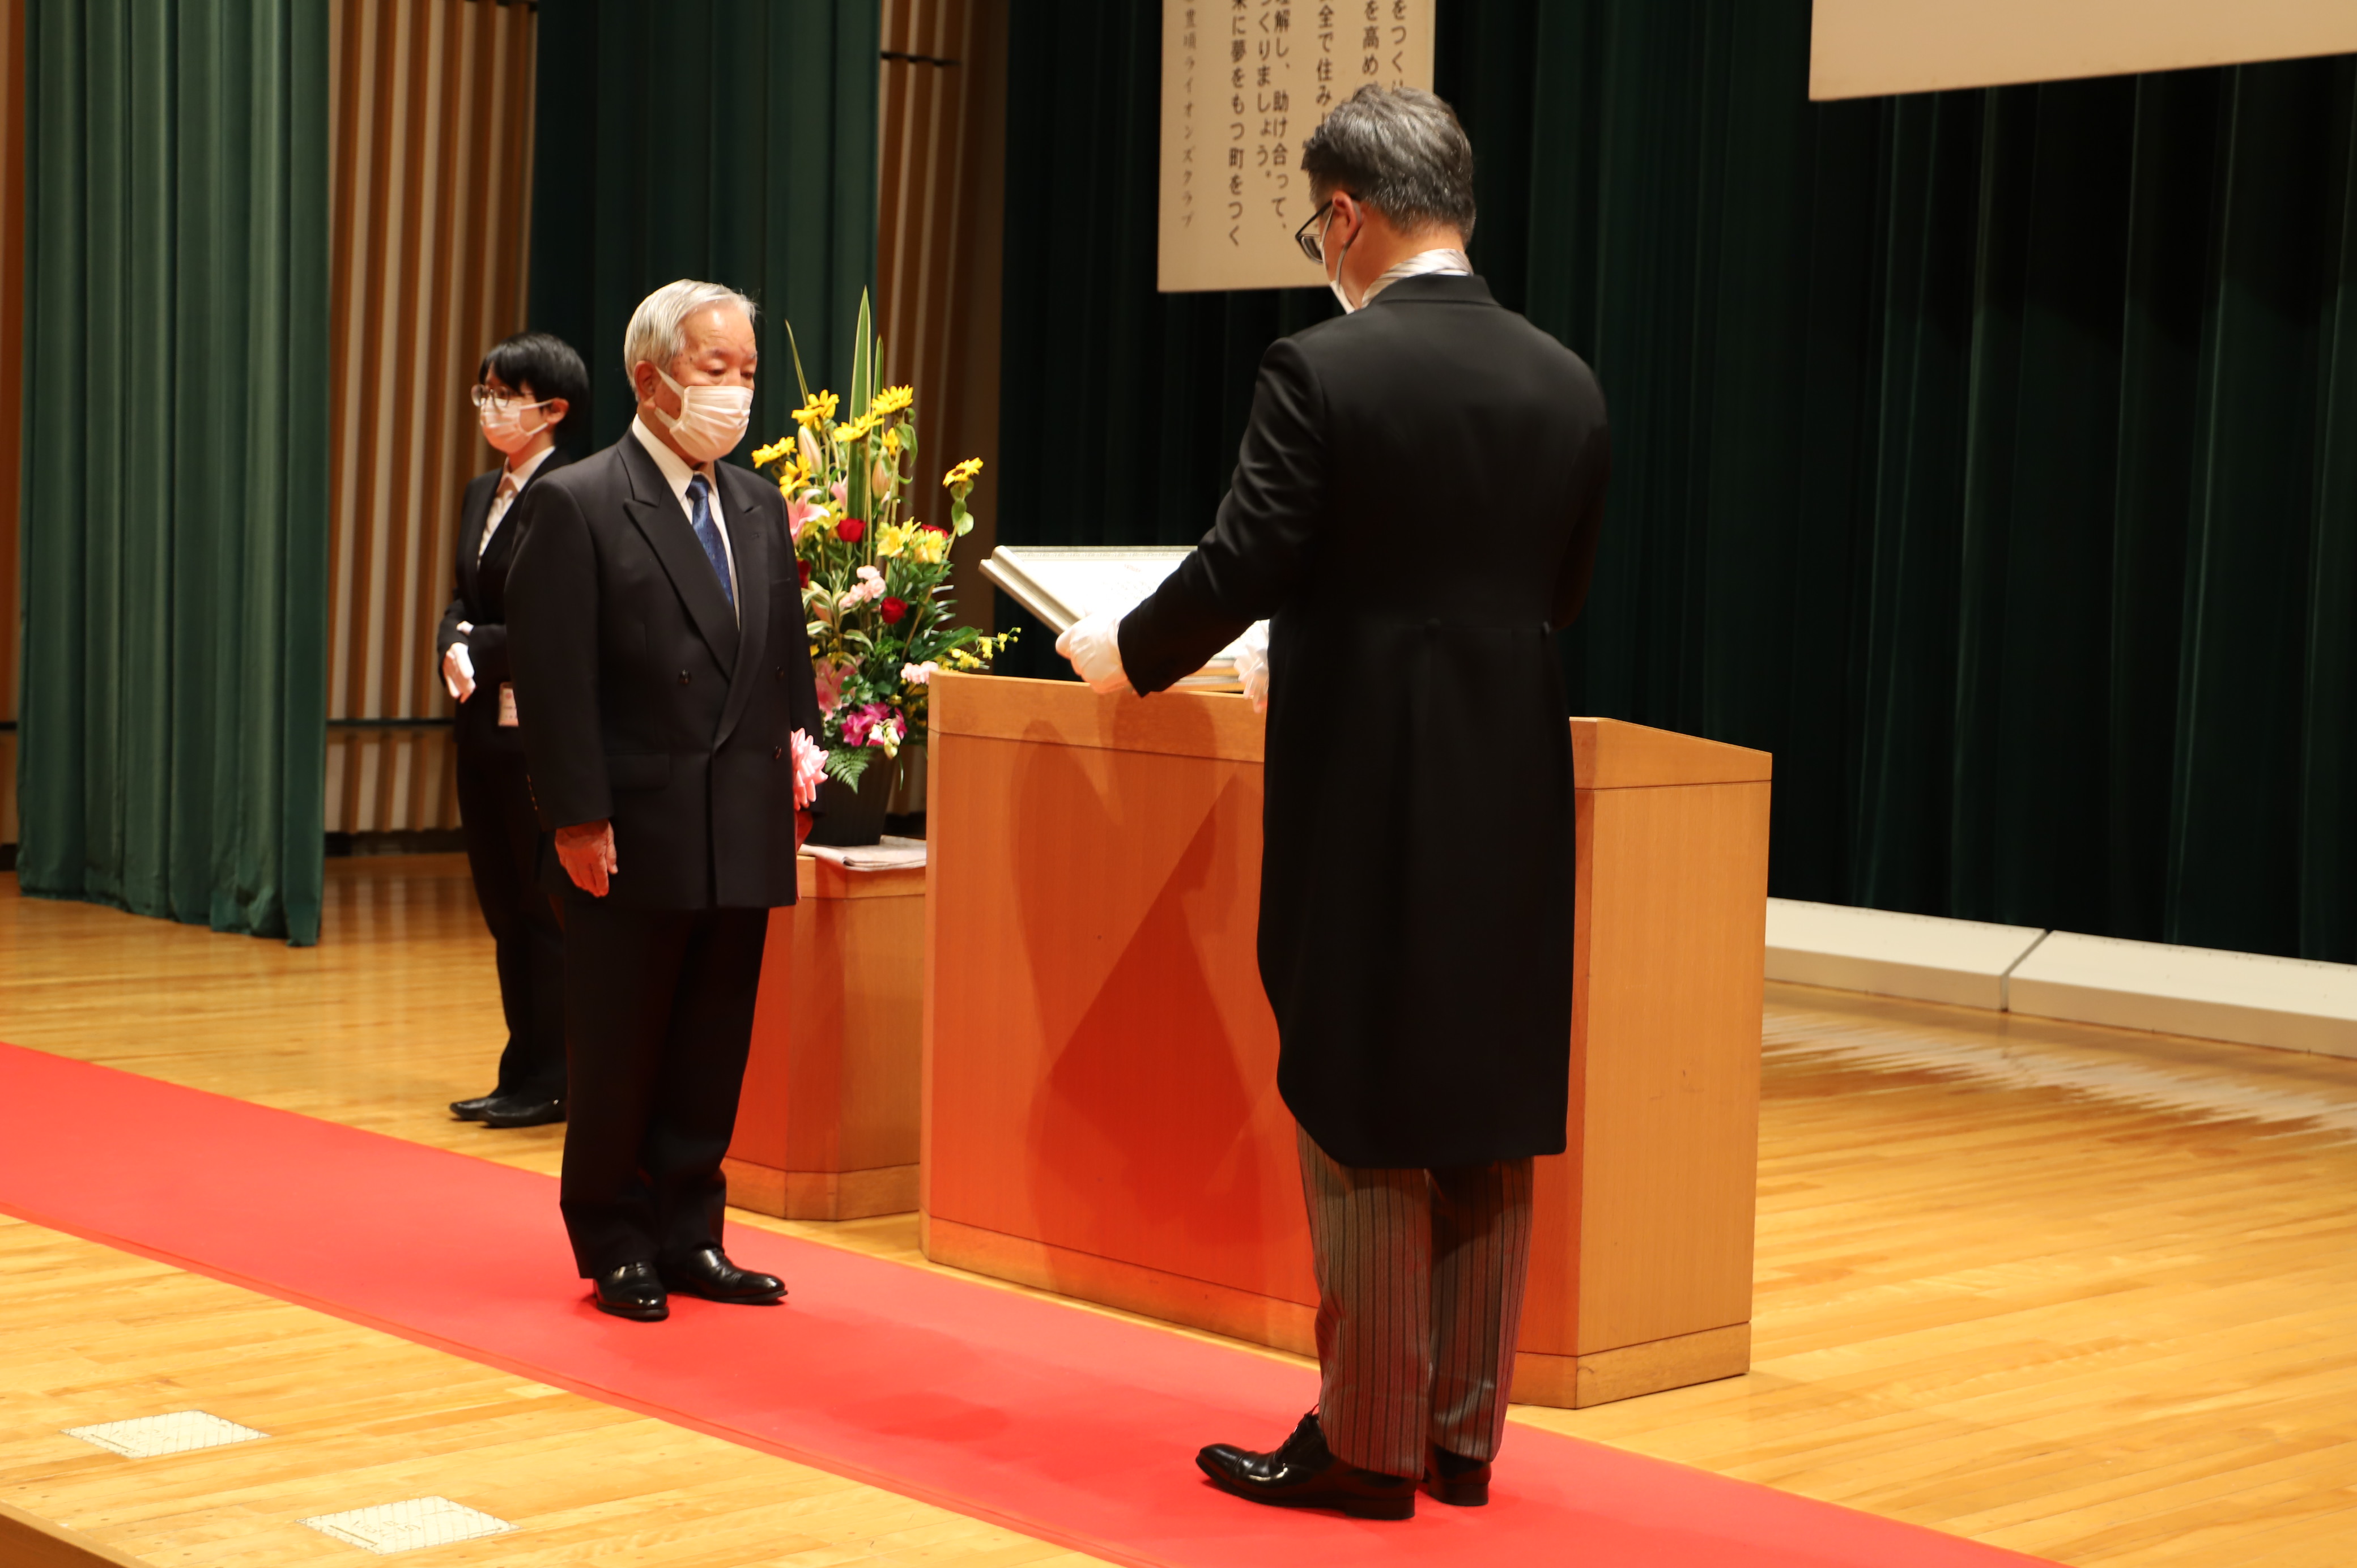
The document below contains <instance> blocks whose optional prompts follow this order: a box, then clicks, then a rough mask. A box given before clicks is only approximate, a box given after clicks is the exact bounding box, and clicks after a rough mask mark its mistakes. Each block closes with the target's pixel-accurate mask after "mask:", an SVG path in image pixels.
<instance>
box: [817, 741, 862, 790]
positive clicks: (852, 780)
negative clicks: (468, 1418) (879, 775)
mask: <svg viewBox="0 0 2357 1568" xmlns="http://www.w3.org/2000/svg"><path fill="white" fill-rule="evenodd" d="M873 751H874V747H872V746H837V747H836V748H835V749H834V750H833V751H830V752H828V753H827V754H826V763H825V768H826V776H827V777H828V778H830V779H834V781H835V782H836V783H838V784H841V785H842V786H844V787H845V789H858V788H859V776H860V775H861V774H863V773H865V772H866V771H867V764H868V762H869V760H870V758H871V754H872V753H873Z"/></svg>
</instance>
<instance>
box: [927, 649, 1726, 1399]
mask: <svg viewBox="0 0 2357 1568" xmlns="http://www.w3.org/2000/svg"><path fill="white" fill-rule="evenodd" d="M931 705H932V736H931V768H932V777H931V782H930V785H929V793H930V806H931V811H930V815H929V817H928V824H927V825H928V832H927V837H928V847H929V851H930V861H929V864H928V867H927V875H928V876H929V878H930V883H929V897H928V921H929V928H928V932H927V940H926V943H925V958H926V964H927V983H926V988H925V989H926V1014H925V1054H924V1087H923V1099H924V1155H923V1159H922V1165H921V1176H920V1191H921V1198H920V1208H921V1213H922V1223H923V1232H924V1248H925V1251H926V1255H927V1256H929V1257H931V1258H932V1259H934V1260H935V1261H937V1262H944V1263H950V1264H954V1265H956V1266H958V1267H962V1268H966V1269H972V1270H975V1271H977V1272H979V1273H988V1274H993V1275H996V1276H998V1277H1001V1278H1005V1279H1011V1280H1017V1281H1020V1282H1022V1283H1027V1284H1031V1285H1037V1286H1041V1287H1044V1288H1047V1289H1049V1290H1053V1291H1057V1292H1060V1293H1061V1294H1067V1295H1073V1296H1078V1297H1082V1298H1084V1299H1087V1300H1091V1301H1097V1302H1103V1303H1106V1304H1109V1305H1115V1306H1120V1307H1125V1308H1127V1309H1130V1310H1132V1311H1136V1312H1141V1313H1146V1314H1149V1315H1151V1316H1157V1317H1161V1318H1166V1319H1168V1320H1170V1321H1173V1322H1178V1323H1184V1324H1189V1325H1191V1326H1197V1327H1201V1328H1208V1329H1211V1330H1214V1331H1216V1332H1219V1333H1222V1334H1227V1335H1232V1336H1234V1337H1240V1338H1244V1339H1250V1340H1254V1341H1257V1342H1260V1343H1263V1344H1268V1345H1275V1346H1280V1347H1283V1348H1286V1349H1290V1350H1295V1351H1300V1352H1303V1353H1314V1347H1313V1344H1312V1341H1311V1336H1310V1326H1311V1320H1312V1316H1313V1312H1314V1303H1315V1302H1316V1299H1317V1296H1316V1292H1315V1290H1314V1288H1313V1285H1312V1282H1311V1276H1310V1272H1309V1240H1308V1224H1307V1220H1306V1219H1305V1218H1304V1216H1303V1212H1302V1198H1301V1181H1300V1175H1299V1167H1298V1165H1297V1159H1296V1155H1295V1150H1294V1136H1293V1119H1292V1117H1291V1116H1290V1114H1289V1113H1287V1112H1286V1109H1285V1106H1284V1104H1283V1103H1282V1101H1279V1100H1278V1098H1277V1094H1276V1049H1277V1043H1276V1026H1275V1020H1274V1019H1273V1018H1272V1017H1271V1015H1270V1014H1269V1011H1268V1005H1267V1003H1266V1000H1265V997H1264V996H1263V994H1262V992H1261V988H1260V976H1259V972H1258V970H1257V967H1256V964H1255V961H1254V929H1255V926H1256V920H1257V899H1258V894H1259V885H1260V842H1261V841H1260V833H1261V769H1260V758H1261V736H1262V726H1261V721H1260V719H1259V717H1258V716H1257V715H1255V714H1254V713H1253V711H1252V707H1251V705H1250V704H1249V703H1246V702H1245V701H1244V700H1243V698H1241V697H1232V696H1219V695H1208V694H1200V693H1163V694H1162V695H1159V696H1157V697H1153V698H1150V699H1147V700H1144V701H1140V700H1138V699H1137V698H1135V697H1132V696H1129V695H1127V694H1122V695H1119V696H1114V697H1099V696H1096V695H1095V694H1093V693H1091V692H1090V691H1089V690H1088V689H1087V688H1086V687H1083V686H1079V685H1075V684H1071V683H1068V682H1036V681H1017V680H1009V679H1004V678H998V677H990V676H954V675H942V676H940V677H937V678H936V682H935V685H934V687H933V695H932V704H931ZM1571 724H1572V738H1573V756H1574V759H1575V764H1576V770H1577V790H1578V797H1577V798H1578V833H1579V839H1578V844H1579V861H1578V866H1579V869H1578V874H1577V875H1578V888H1577V935H1576V937H1575V940H1574V950H1573V951H1572V952H1570V953H1567V954H1566V955H1565V961H1566V963H1567V964H1569V965H1570V967H1571V970H1572V973H1573V976H1574V988H1575V989H1574V995H1575V1013H1574V1018H1573V1024H1572V1036H1571V1038H1570V1039H1569V1040H1568V1041H1566V1049H1567V1050H1568V1051H1569V1052H1570V1053H1571V1062H1572V1109H1571V1119H1570V1126H1569V1128H1568V1142H1569V1152H1568V1153H1567V1154H1566V1155H1564V1156H1562V1157H1560V1158H1552V1159H1546V1160H1542V1161H1541V1162H1539V1172H1538V1195H1537V1202H1538V1212H1537V1222H1536V1223H1537V1233H1536V1237H1535V1240H1534V1250H1533V1264H1532V1271H1531V1285H1530V1294H1529V1297H1528V1302H1527V1305H1526V1307H1525V1311H1524V1316H1523V1330H1522V1342H1521V1346H1520V1355H1519V1358H1518V1360H1517V1364H1516V1369H1515V1386H1514V1397H1515V1398H1516V1399H1517V1400H1520V1401H1522V1402H1526V1403H1538V1404H1553V1405H1592V1404H1600V1403H1604V1402H1608V1401H1611V1400H1617V1399H1626V1398H1629V1397H1631V1396H1632V1395H1635V1394H1642V1393H1652V1392H1655V1391H1660V1390H1663V1389H1671V1388H1679V1387H1683V1386H1684V1385H1686V1384H1689V1383H1696V1382H1703V1381H1706V1380H1710V1379H1713V1378H1723V1377H1730V1376H1733V1375H1735V1374H1737V1373H1739V1372H1742V1371H1744V1370H1745V1369H1747V1368H1748V1367H1749V1361H1750V1339H1751V1330H1750V1318H1751V1241H1752V1212H1753V1201H1754V1185H1755V1181H1756V1172H1757V1166H1758V1163H1759V1086H1760V1075H1759V1063H1760V986H1761V969H1762V965H1763V961H1764V957H1765V950H1766V930H1765V925H1766V918H1767V885H1768V790H1769V761H1770V759H1769V757H1768V756H1767V754H1765V753H1763V752H1757V751H1747V750H1745V749H1743V748H1741V747H1739V746H1722V745H1719V744H1717V743H1715V742H1711V741H1705V740H1696V739H1694V738H1691V737H1689V736H1680V735H1673V734H1670V733H1668V732H1666V731H1662V730H1652V729H1646V728H1642V727H1641V726H1639V725H1628V724H1620V723H1617V722H1615V721H1612V720H1609V719H1575V720H1572V721H1571ZM1496 832H1497V836H1496V837H1495V838H1493V839H1489V840H1481V839H1474V838H1469V840H1468V842H1467V843H1466V846H1465V852H1466V853H1467V854H1512V853H1513V840H1512V823H1499V824H1497V828H1496ZM1466 917H1467V918H1471V919H1478V918H1480V911H1478V910H1468V911H1466Z"/></svg>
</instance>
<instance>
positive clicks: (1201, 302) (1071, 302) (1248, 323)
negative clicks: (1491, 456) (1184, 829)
mask: <svg viewBox="0 0 2357 1568" xmlns="http://www.w3.org/2000/svg"><path fill="white" fill-rule="evenodd" d="M1161 49H1162V7H1161V5H1160V4H1159V0H1152V3H1144V0H1119V3H1112V4H1109V3H1105V0H1016V3H1015V5H1014V7H1013V10H1012V12H1011V14H1010V16H1009V17H1008V38H1007V61H1008V65H1007V70H1008V81H1007V110H1006V293H1005V303H1004V306H1003V307H1002V317H1001V319H1002V322H1003V324H1004V325H1003V334H1002V337H1001V343H1002V349H1001V356H1002V357H1001V360H1000V364H1001V367H1002V369H1001V372H1000V402H999V437H998V452H999V464H1000V473H999V483H1000V486H1001V489H1000V491H999V494H1000V496H1001V498H1002V501H1001V505H1000V510H999V519H998V537H999V539H1000V540H1001V541H1002V542H1006V543H1009V544H1022V543H1030V544H1153V543H1183V544H1191V543H1193V542H1195V541H1196V539H1197V538H1199V537H1200V535H1201V534H1202V532H1203V531H1204V530H1205V529H1207V528H1209V527H1210V526H1211V511H1212V509H1213V508H1214V507H1216V506H1217V505H1218V504H1219V499H1220V497H1221V495H1222V493H1223V492H1224V491H1225V490H1226V489H1227V482H1228V470H1229V468H1230V467H1232V466H1233V464H1234V462H1235V452H1236V445H1237V443H1238V441H1239V440H1241V439H1242V437H1243V424H1244V417H1245V415H1246V414H1247V413H1250V412H1251V407H1252V387H1253V372H1254V368H1255V367H1256V366H1257V365H1258V364H1259V363H1260V356H1261V352H1262V350H1263V349H1265V348H1267V346H1268V345H1269V343H1270V342H1271V341H1272V340H1273V339H1275V338H1278V337H1281V336H1283V335H1284V334H1286V333H1288V332H1294V331H1297V330H1299V329H1300V328H1304V327H1307V326H1308V325H1310V324H1311V323H1313V322H1317V321H1322V320H1324V319H1325V318H1326V317H1329V316H1331V315H1333V314H1334V313H1335V308H1336V307H1335V305H1334V302H1333V297H1332V296H1331V295H1329V294H1327V293H1326V292H1325V291H1323V290H1305V289H1271V290H1265V291H1261V292H1256V293H1250V294H1171V295H1165V294H1157V293H1156V292H1155V286H1154V280H1155V248H1156V236H1155V223H1156V217H1155V213H1156V202H1157V195H1156V191H1157V186H1156V183H1155V181H1156V170H1157V166H1158V163H1159V153H1158V137H1159V134H1160V131H1159V126H1160V114H1161V102H1162V98H1161V94H1162V54H1161ZM997 624H998V627H999V628H1000V629H1001V630H1005V629H1007V628H1022V634H1023V635H1022V636H1021V638H1020V639H1019V640H1018V641H1017V644H1016V646H1015V647H1014V649H1013V650H1010V651H1009V652H1008V653H1007V654H1006V656H1005V657H1004V658H1002V659H1001V660H999V663H998V668H999V669H1000V670H1001V671H1004V672H1006V673H1008V674H1019V675H1031V676H1048V677H1052V678H1059V679H1060V678H1065V677H1069V676H1070V675H1071V667H1070V666H1069V665H1067V664H1066V663H1065V662H1064V661H1063V660H1060V659H1058V658H1057V657H1056V654H1055V650H1054V647H1053V646H1052V644H1053V640H1054V639H1053V634H1052V633H1048V632H1045V631H1042V630H1041V629H1039V628H1037V627H1036V626H1034V625H1033V624H1032V622H1031V621H1030V618H1028V616H1026V615H1025V614H1024V612H1023V610H1022V609H1021V607H1019V606H1017V604H1016V603H1015V601H1014V600H1012V599H1010V598H1008V597H1007V596H1006V595H1004V594H1001V595H999V596H998V599H997Z"/></svg>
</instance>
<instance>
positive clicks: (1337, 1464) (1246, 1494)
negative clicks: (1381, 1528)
mask: <svg viewBox="0 0 2357 1568" xmlns="http://www.w3.org/2000/svg"><path fill="white" fill-rule="evenodd" d="M1195 1463H1196V1464H1197V1465H1198V1466H1201V1467H1202V1471H1203V1474H1205V1475H1206V1476H1209V1477H1211V1484H1212V1485H1213V1486H1215V1487H1219V1488H1220V1489H1221V1490H1222V1491H1223V1492H1233V1493H1234V1494H1235V1495H1236V1496H1238V1497H1240V1498H1251V1499H1252V1500H1253V1501H1254V1502H1256V1503H1271V1504H1274V1505H1275V1506H1276V1507H1278V1508H1288V1509H1341V1510H1342V1511H1343V1512H1344V1513H1346V1514H1348V1515H1350V1516H1351V1518H1352V1519H1414V1518H1415V1480H1414V1478H1413V1477H1405V1476H1385V1475H1381V1474H1378V1473H1377V1472H1375V1471H1373V1470H1361V1469H1360V1468H1359V1467H1358V1466H1355V1465H1345V1464H1343V1463H1342V1461H1340V1459H1337V1458H1335V1457H1334V1455H1333V1453H1332V1451H1331V1450H1329V1448H1328V1447H1327V1446H1326V1434H1324V1433H1323V1432H1320V1431H1319V1430H1318V1412H1316V1411H1314V1410H1313V1411H1311V1412H1309V1413H1308V1415H1305V1416H1303V1417H1302V1418H1301V1424H1300V1425H1298V1426H1297V1427H1295V1428H1294V1429H1293V1435H1292V1436H1290V1437H1288V1438H1286V1440H1285V1446H1283V1447H1282V1448H1279V1449H1278V1450H1277V1451H1276V1452H1275V1453H1274V1454H1254V1453H1252V1452H1250V1451H1248V1450H1246V1449H1243V1448H1235V1447H1231V1446H1230V1445H1229V1444H1225V1443H1214V1444H1211V1446H1210V1447H1209V1448H1206V1449H1204V1450H1203V1451H1202V1452H1201V1453H1200V1454H1198V1455H1195Z"/></svg>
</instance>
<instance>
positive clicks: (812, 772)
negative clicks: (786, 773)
mask: <svg viewBox="0 0 2357 1568" xmlns="http://www.w3.org/2000/svg"><path fill="white" fill-rule="evenodd" d="M793 747H794V810H795V811H804V810H807V809H808V807H809V806H810V803H811V802H812V801H813V800H817V799H818V781H819V780H820V779H823V778H824V777H826V753H825V752H823V751H822V750H820V749H819V747H818V746H817V745H816V743H814V742H813V740H812V739H811V737H810V736H807V735H805V734H803V733H802V731H801V730H796V731H794V736H793Z"/></svg>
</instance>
